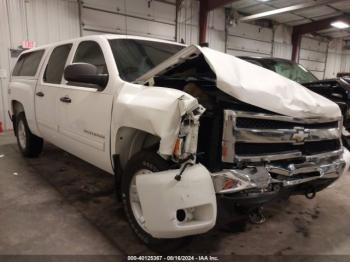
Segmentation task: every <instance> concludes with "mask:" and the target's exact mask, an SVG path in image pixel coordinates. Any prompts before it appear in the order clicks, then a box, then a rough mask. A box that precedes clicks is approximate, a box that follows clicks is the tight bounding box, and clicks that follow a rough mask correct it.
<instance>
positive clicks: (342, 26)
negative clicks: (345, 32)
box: [331, 21, 350, 29]
mask: <svg viewBox="0 0 350 262" xmlns="http://www.w3.org/2000/svg"><path fill="white" fill-rule="evenodd" d="M331 26H333V27H335V28H339V29H345V28H348V27H350V25H349V24H347V23H345V22H343V21H336V22H333V23H331Z"/></svg>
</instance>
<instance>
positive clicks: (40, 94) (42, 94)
mask: <svg viewBox="0 0 350 262" xmlns="http://www.w3.org/2000/svg"><path fill="white" fill-rule="evenodd" d="M36 95H37V96H40V97H43V96H45V94H44V93H43V92H41V91H39V92H37V93H36Z"/></svg>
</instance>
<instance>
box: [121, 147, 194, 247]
mask: <svg viewBox="0 0 350 262" xmlns="http://www.w3.org/2000/svg"><path fill="white" fill-rule="evenodd" d="M169 166H170V164H169V162H167V161H165V160H164V159H163V158H161V157H160V156H159V155H158V154H157V153H155V152H152V151H141V152H139V153H137V154H136V155H135V156H133V157H132V158H131V159H130V160H129V162H128V164H127V166H126V168H125V173H124V176H123V179H122V186H121V190H122V201H123V206H124V210H125V213H126V217H127V219H128V222H129V224H130V226H131V228H132V230H133V231H134V233H135V234H136V235H137V236H138V238H139V239H141V241H142V242H144V243H145V244H146V245H147V246H148V247H149V248H150V249H152V250H154V251H156V252H160V253H166V252H170V251H174V250H176V249H179V248H180V247H182V246H183V245H185V244H186V243H188V242H189V240H190V237H186V238H177V239H160V238H154V237H152V236H151V235H150V234H149V232H148V230H147V227H146V225H145V220H144V217H143V212H142V207H141V202H140V199H139V196H138V192H137V188H136V175H142V174H149V173H153V172H160V171H164V170H167V169H169ZM159 212H162V211H161V210H159Z"/></svg>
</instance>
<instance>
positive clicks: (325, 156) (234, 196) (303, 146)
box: [212, 110, 350, 221]
mask: <svg viewBox="0 0 350 262" xmlns="http://www.w3.org/2000/svg"><path fill="white" fill-rule="evenodd" d="M341 121H342V119H341V118H328V119H327V118H315V119H296V118H293V117H287V116H281V115H275V114H267V113H252V112H241V111H233V110H225V111H224V130H223V138H222V147H223V151H222V152H223V153H222V161H223V162H224V163H226V167H227V169H225V170H223V171H220V172H217V173H214V174H212V176H213V181H214V186H215V191H216V193H217V196H218V203H219V209H220V211H222V212H221V213H220V218H221V219H222V220H224V221H227V220H230V219H231V218H232V214H234V213H235V212H236V211H237V207H238V208H239V209H240V210H244V212H247V213H249V212H250V211H251V210H255V209H256V208H258V207H261V206H262V205H264V204H265V203H268V202H271V201H272V200H275V199H280V198H288V197H289V196H291V195H297V194H302V195H305V196H306V197H307V198H313V197H314V196H315V194H316V192H318V191H320V190H322V189H324V188H326V187H327V186H329V185H330V184H332V183H333V182H334V181H335V180H337V179H338V178H339V177H340V176H341V175H342V174H343V173H344V172H345V171H346V170H347V169H348V167H349V166H348V164H349V160H350V155H349V152H348V151H347V150H345V152H344V149H343V147H342V144H341V132H340V130H341V126H342V125H341ZM230 167H231V168H230Z"/></svg>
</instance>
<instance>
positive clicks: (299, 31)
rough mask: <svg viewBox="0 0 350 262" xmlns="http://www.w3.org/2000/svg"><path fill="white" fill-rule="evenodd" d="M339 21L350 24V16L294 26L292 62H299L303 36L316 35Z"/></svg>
mask: <svg viewBox="0 0 350 262" xmlns="http://www.w3.org/2000/svg"><path fill="white" fill-rule="evenodd" d="M338 20H341V21H344V22H347V23H350V16H349V15H340V16H334V17H330V18H326V19H323V20H318V21H315V22H311V23H307V24H302V25H297V26H294V27H293V34H292V46H293V48H292V60H293V61H297V60H298V56H299V54H300V43H301V37H302V35H304V34H309V33H314V32H317V31H320V30H324V29H327V28H330V27H331V23H333V22H335V21H338Z"/></svg>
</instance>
